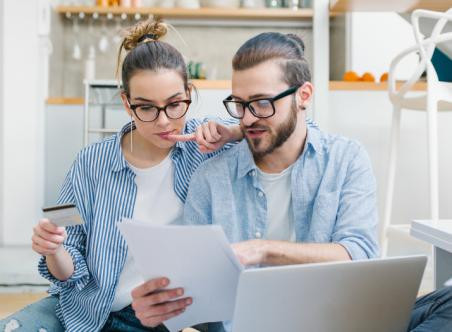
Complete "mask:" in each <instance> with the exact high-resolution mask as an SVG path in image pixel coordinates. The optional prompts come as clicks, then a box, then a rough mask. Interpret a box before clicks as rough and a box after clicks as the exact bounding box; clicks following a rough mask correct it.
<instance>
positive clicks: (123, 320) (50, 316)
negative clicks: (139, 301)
mask: <svg viewBox="0 0 452 332" xmlns="http://www.w3.org/2000/svg"><path fill="white" fill-rule="evenodd" d="M57 303H58V297H57V296H49V297H46V298H44V299H42V300H40V301H37V302H34V303H32V304H30V305H28V306H26V307H25V308H23V309H22V310H20V311H18V312H16V313H14V314H12V315H11V316H9V317H7V318H5V319H3V320H0V332H4V331H8V332H10V331H11V332H13V331H16V330H17V331H18V332H64V328H63V326H62V325H61V323H60V321H59V320H58V318H57V316H56V313H55V307H56V305H57ZM196 328H197V329H199V331H203V326H197V327H196ZM102 331H103V332H108V331H111V332H113V331H115V332H117V331H134V332H142V331H143V332H144V331H152V332H168V329H167V328H166V327H165V326H164V325H159V326H157V327H155V328H150V327H145V326H143V325H141V323H140V321H139V320H138V318H136V317H135V312H134V311H133V309H132V307H131V306H130V305H129V306H127V307H125V308H124V309H122V310H120V311H117V312H112V313H110V315H109V316H108V319H107V322H106V323H105V325H104V327H103V328H102Z"/></svg>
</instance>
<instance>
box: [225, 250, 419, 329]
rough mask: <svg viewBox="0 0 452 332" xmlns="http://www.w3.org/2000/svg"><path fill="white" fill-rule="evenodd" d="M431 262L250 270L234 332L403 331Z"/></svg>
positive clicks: (410, 259)
mask: <svg viewBox="0 0 452 332" xmlns="http://www.w3.org/2000/svg"><path fill="white" fill-rule="evenodd" d="M426 262H427V258H426V257H425V256H410V257H396V258H388V259H372V260H363V261H353V262H341V263H321V264H309V265H289V266H283V267H270V268H261V269H253V270H246V271H244V272H242V274H241V276H240V280H239V286H238V289H237V298H236V304H235V310H234V319H233V328H232V331H233V332H250V331H259V332H267V331H268V332H270V331H271V332H275V331H284V332H292V331H293V332H300V331H306V332H354V331H356V332H363V331H366V332H371V331H378V332H382V331H385V332H392V331H394V332H402V331H403V332H405V331H406V330H407V327H408V323H409V318H410V313H411V310H412V308H413V304H414V302H415V299H416V295H417V292H418V290H419V285H420V283H421V279H422V275H423V273H424V268H425V264H426Z"/></svg>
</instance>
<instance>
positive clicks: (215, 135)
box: [167, 121, 243, 153]
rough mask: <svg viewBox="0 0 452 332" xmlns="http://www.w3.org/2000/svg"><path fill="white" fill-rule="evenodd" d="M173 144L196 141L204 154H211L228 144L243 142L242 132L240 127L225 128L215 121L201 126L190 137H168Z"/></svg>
mask: <svg viewBox="0 0 452 332" xmlns="http://www.w3.org/2000/svg"><path fill="white" fill-rule="evenodd" d="M167 138H168V139H169V140H171V141H173V142H186V141H196V143H198V145H199V150H200V151H201V152H203V153H211V152H214V151H216V150H218V149H221V148H222V147H223V146H224V145H225V144H226V143H229V142H234V141H238V140H241V139H242V138H243V134H242V131H241V130H240V127H239V126H238V125H232V126H225V125H223V124H220V123H217V122H215V121H209V122H206V123H203V124H201V125H200V126H199V127H198V128H197V129H196V132H195V133H192V134H188V135H168V136H167Z"/></svg>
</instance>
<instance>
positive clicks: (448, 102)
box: [380, 9, 452, 257]
mask: <svg viewBox="0 0 452 332" xmlns="http://www.w3.org/2000/svg"><path fill="white" fill-rule="evenodd" d="M421 18H428V19H435V20H437V23H436V24H435V26H434V28H433V30H432V33H431V35H430V37H428V38H425V37H424V36H422V35H421V32H420V30H419V20H420V19H421ZM448 22H452V9H449V10H448V11H447V12H445V13H440V12H433V11H428V10H416V11H414V12H413V13H412V15H411V23H412V26H413V30H414V36H415V39H416V45H415V46H413V47H410V48H408V49H406V50H405V51H403V52H402V53H400V54H399V55H398V56H397V57H396V58H395V59H394V60H393V61H392V63H391V66H390V70H389V78H388V89H389V98H390V100H391V102H392V104H393V107H394V110H393V117H392V128H391V147H390V154H389V166H388V176H387V189H386V190H387V191H386V202H385V203H386V204H385V211H384V216H383V218H384V219H383V225H382V228H381V235H380V245H381V253H382V257H385V256H386V255H387V250H388V233H389V231H390V230H396V231H402V232H406V233H408V230H409V224H399V225H395V224H391V212H392V202H393V194H394V182H395V171H396V162H397V154H398V147H399V134H400V120H401V111H402V109H410V110H416V111H425V110H426V111H427V135H428V165H429V185H430V218H431V219H432V220H438V218H439V212H438V209H439V206H438V205H439V202H438V130H437V111H438V110H440V111H452V83H446V82H440V81H439V80H438V75H437V73H436V71H435V68H434V67H433V64H432V62H431V59H432V56H433V52H434V50H435V47H436V45H438V44H440V43H444V42H452V32H449V33H444V32H443V29H444V27H445V25H446V24H447V23H448ZM416 52H417V53H419V55H420V62H419V64H418V65H417V67H416V68H415V71H414V74H413V75H412V76H411V78H410V79H409V80H408V81H406V82H405V83H404V84H402V86H401V87H400V89H399V90H397V87H396V80H395V71H396V69H397V65H398V64H399V63H400V61H401V60H402V59H403V58H405V57H406V56H407V55H409V54H412V53H416ZM424 71H426V73H427V90H426V91H425V92H424V93H422V94H421V95H419V93H416V94H414V95H413V93H412V92H411V91H410V90H412V88H413V86H414V84H415V83H416V82H417V81H418V80H419V79H420V77H421V75H422V73H423V72H424Z"/></svg>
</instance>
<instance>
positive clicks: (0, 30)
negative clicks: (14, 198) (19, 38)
mask: <svg viewBox="0 0 452 332" xmlns="http://www.w3.org/2000/svg"><path fill="white" fill-rule="evenodd" d="M3 4H4V3H3V1H0V129H1V128H3V114H4V108H3V102H2V101H3V85H4V83H3V25H4V22H5V19H4V9H3V6H4V5H3ZM3 161H4V158H3V136H2V135H1V134H0V188H3V185H4V184H3ZM2 216H3V190H1V189H0V245H1V244H2V243H3V238H4V236H3V227H2V218H1V217H2Z"/></svg>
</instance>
